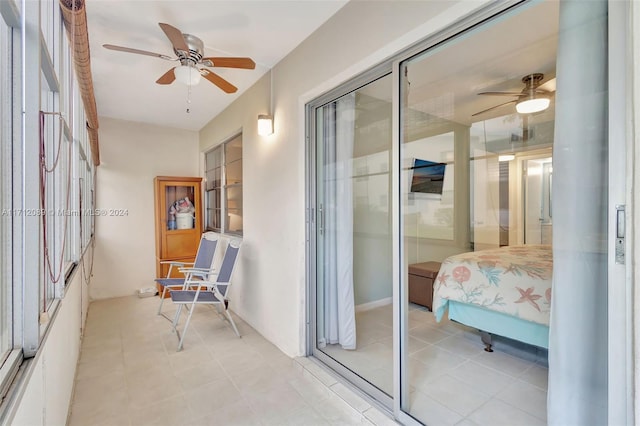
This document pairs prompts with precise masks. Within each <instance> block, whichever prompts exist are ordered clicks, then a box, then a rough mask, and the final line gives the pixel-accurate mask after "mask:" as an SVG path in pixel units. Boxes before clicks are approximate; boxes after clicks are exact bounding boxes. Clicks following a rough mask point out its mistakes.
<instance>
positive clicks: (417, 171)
mask: <svg viewBox="0 0 640 426" xmlns="http://www.w3.org/2000/svg"><path fill="white" fill-rule="evenodd" d="M445 168H446V164H444V163H434V162H432V161H427V160H420V159H418V158H416V159H414V160H413V167H412V168H411V171H412V177H411V192H422V193H426V194H438V195H442V184H443V183H444V172H445Z"/></svg>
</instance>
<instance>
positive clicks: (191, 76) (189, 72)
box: [174, 65, 201, 86]
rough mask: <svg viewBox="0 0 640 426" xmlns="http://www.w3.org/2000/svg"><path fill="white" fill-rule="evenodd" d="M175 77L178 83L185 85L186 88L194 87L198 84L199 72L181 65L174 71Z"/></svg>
mask: <svg viewBox="0 0 640 426" xmlns="http://www.w3.org/2000/svg"><path fill="white" fill-rule="evenodd" d="M174 73H175V75H176V80H178V81H179V82H180V83H183V84H186V85H187V86H195V85H196V84H198V83H200V78H201V75H200V70H199V69H198V68H196V67H194V66H191V65H181V66H179V67H176V69H175V71H174Z"/></svg>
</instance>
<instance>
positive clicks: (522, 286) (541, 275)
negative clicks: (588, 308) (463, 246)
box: [433, 245, 553, 326]
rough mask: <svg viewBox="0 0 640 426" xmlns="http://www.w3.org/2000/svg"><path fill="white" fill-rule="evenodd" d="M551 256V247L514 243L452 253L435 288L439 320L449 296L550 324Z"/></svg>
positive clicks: (455, 299)
mask: <svg viewBox="0 0 640 426" xmlns="http://www.w3.org/2000/svg"><path fill="white" fill-rule="evenodd" d="M552 271H553V255H552V251H551V246H550V245H517V246H508V247H501V248H498V249H489V250H481V251H476V252H469V253H462V254H457V255H455V256H450V257H448V258H447V259H445V261H444V262H442V266H441V267H440V272H439V273H438V276H437V277H436V280H435V282H434V289H433V312H434V314H435V315H436V319H437V320H438V321H440V319H441V318H442V316H443V315H444V313H445V311H446V309H447V305H448V303H449V301H450V300H454V301H458V302H462V303H467V304H472V305H476V306H480V307H483V308H486V309H490V310H493V311H497V312H502V313H505V314H508V315H512V316H514V317H518V318H520V319H523V320H528V321H533V322H536V323H539V324H544V325H547V326H548V325H549V312H550V308H551V277H552Z"/></svg>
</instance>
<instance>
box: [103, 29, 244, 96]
mask: <svg viewBox="0 0 640 426" xmlns="http://www.w3.org/2000/svg"><path fill="white" fill-rule="evenodd" d="M158 25H160V28H162V31H164V33H165V35H166V36H167V38H168V39H169V41H170V42H171V45H172V46H173V52H174V53H175V54H176V57H175V58H172V57H171V56H167V55H163V54H160V53H154V52H149V51H146V50H140V49H133V48H131V47H123V46H115V45H113V44H103V45H102V46H103V47H104V48H106V49H110V50H118V51H121V52H127V53H135V54H138V55H146V56H153V57H156V58H160V59H164V60H167V61H179V62H180V66H176V67H173V68H171V69H170V70H169V71H167V72H166V73H164V74H163V75H162V76H161V77H160V78H159V79H158V80H156V83H158V84H171V83H173V82H174V81H175V80H176V79H177V80H178V81H181V82H183V83H185V84H187V85H196V84H198V82H199V81H200V77H204V78H205V79H207V80H208V81H210V82H211V83H213V84H215V85H216V86H218V87H219V88H220V89H222V90H223V91H224V92H226V93H234V92H236V91H237V90H238V88H237V87H235V86H234V85H233V84H231V83H229V82H228V81H227V80H225V79H224V78H222V77H220V76H219V75H218V74H216V73H214V72H213V71H211V70H209V69H207V68H206V67H211V68H215V67H219V68H243V69H254V68H255V67H256V64H255V62H253V60H251V58H231V57H208V58H205V57H203V55H204V43H203V42H202V40H200V39H199V38H198V37H196V36H194V35H191V34H185V33H183V32H182V31H180V30H179V29H177V28H176V27H173V26H171V25H169V24H164V23H159V24H158Z"/></svg>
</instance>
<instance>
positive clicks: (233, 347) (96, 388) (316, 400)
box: [68, 296, 395, 426]
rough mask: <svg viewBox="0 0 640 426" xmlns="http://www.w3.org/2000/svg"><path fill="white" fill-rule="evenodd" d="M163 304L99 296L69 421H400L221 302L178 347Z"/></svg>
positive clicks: (122, 425) (78, 425)
mask: <svg viewBox="0 0 640 426" xmlns="http://www.w3.org/2000/svg"><path fill="white" fill-rule="evenodd" d="M158 303H159V299H158V298H157V297H152V298H145V299H139V298H137V297H134V296H132V297H123V298H116V299H109V300H101V301H96V302H92V303H91V305H90V307H89V312H88V317H87V323H86V328H85V331H84V338H83V341H82V348H81V355H80V360H79V363H78V368H77V372H76V380H75V392H74V397H73V401H72V405H71V413H70V417H69V421H68V425H70V426H87V425H92V426H99V425H114V426H126V425H130V426H142V425H167V426H169V425H224V426H234V425H265V426H268V425H359V424H364V425H372V424H377V425H393V424H395V422H393V421H392V420H390V419H389V418H388V417H386V416H385V415H384V414H383V413H382V412H381V411H379V410H378V409H377V408H376V407H373V406H371V405H370V404H369V403H367V402H366V401H365V400H364V399H362V398H360V397H359V396H358V395H357V394H356V393H354V392H352V391H351V390H350V389H348V388H346V387H345V386H344V385H343V384H342V383H340V382H338V381H337V380H336V379H335V378H334V377H333V376H332V375H330V374H328V373H327V372H326V371H325V370H324V369H322V368H320V367H319V366H318V365H317V364H315V363H314V362H312V361H311V360H309V359H306V358H296V359H291V358H289V357H287V356H286V355H284V354H283V353H282V352H281V351H280V350H278V348H276V347H275V346H274V345H272V344H271V343H269V342H268V341H267V340H265V339H264V338H263V337H262V336H260V335H259V334H258V333H256V332H255V331H254V330H253V329H252V328H251V327H249V326H248V325H247V324H246V323H245V322H243V321H242V320H241V319H240V318H238V317H237V316H234V319H235V321H236V323H237V325H238V328H239V329H240V332H241V334H242V338H238V337H236V335H235V334H234V333H233V331H232V330H231V327H230V326H229V325H228V323H226V322H223V321H222V320H221V319H220V317H218V316H217V314H216V313H215V311H214V310H213V309H207V307H198V312H195V313H194V316H193V319H192V324H191V326H190V328H189V330H188V333H187V338H186V341H185V346H184V350H183V351H181V352H176V347H177V343H178V341H177V339H176V336H175V334H173V333H172V332H171V331H170V330H171V327H170V323H169V322H168V321H167V320H166V319H164V318H162V317H159V316H157V315H156V314H155V311H156V309H157V306H158ZM169 305H170V304H169Z"/></svg>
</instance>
